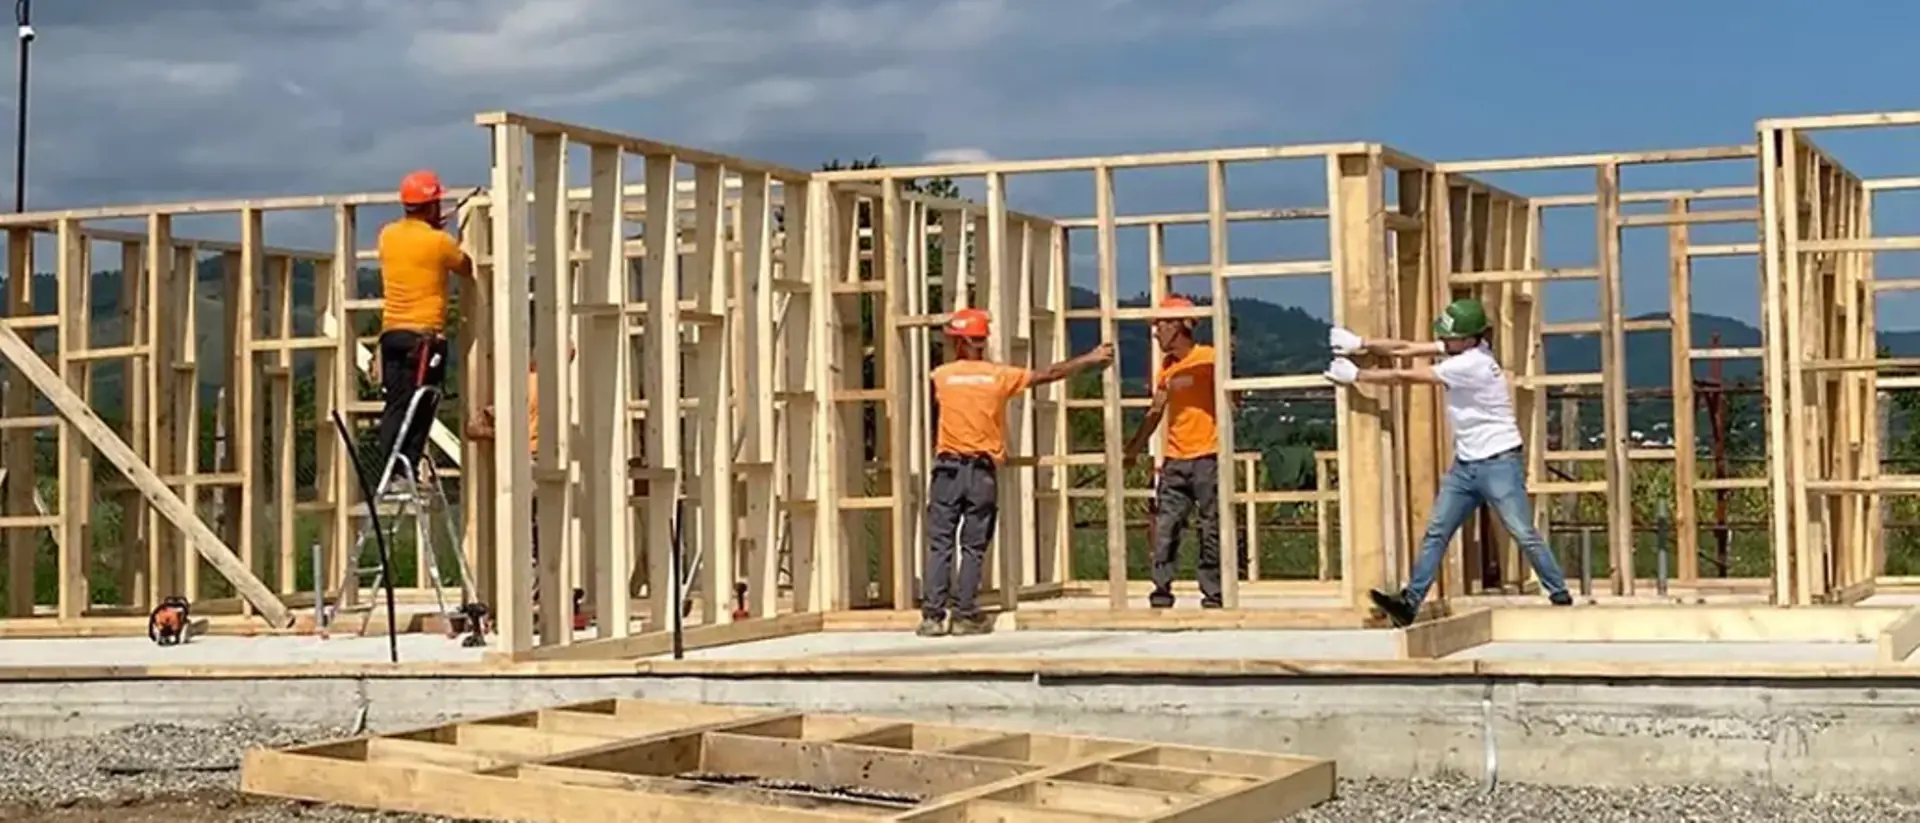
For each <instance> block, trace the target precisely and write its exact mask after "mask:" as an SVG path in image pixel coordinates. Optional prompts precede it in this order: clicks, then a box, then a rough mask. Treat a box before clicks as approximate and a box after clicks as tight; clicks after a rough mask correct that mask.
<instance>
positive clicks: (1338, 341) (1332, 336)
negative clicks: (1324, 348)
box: [1327, 326, 1366, 355]
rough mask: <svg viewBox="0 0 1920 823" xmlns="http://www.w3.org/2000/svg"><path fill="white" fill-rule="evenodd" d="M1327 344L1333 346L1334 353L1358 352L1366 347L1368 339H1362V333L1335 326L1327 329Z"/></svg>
mask: <svg viewBox="0 0 1920 823" xmlns="http://www.w3.org/2000/svg"><path fill="white" fill-rule="evenodd" d="M1327 345H1328V346H1331V347H1332V348H1333V353H1334V354H1340V355H1347V354H1358V353H1359V352H1360V350H1361V349H1363V348H1365V347H1366V341H1364V340H1361V339H1360V335H1357V334H1354V333H1353V332H1350V331H1347V330H1346V329H1343V328H1340V327H1339V326H1334V327H1333V328H1330V329H1327Z"/></svg>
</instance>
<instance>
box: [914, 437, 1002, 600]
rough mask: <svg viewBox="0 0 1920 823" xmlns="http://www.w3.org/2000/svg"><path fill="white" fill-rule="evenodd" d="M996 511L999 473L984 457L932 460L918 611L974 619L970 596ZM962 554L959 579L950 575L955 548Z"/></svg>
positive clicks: (977, 586) (977, 584)
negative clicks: (923, 570) (922, 582)
mask: <svg viewBox="0 0 1920 823" xmlns="http://www.w3.org/2000/svg"><path fill="white" fill-rule="evenodd" d="M999 514H1000V482H999V471H998V470H997V468H996V467H995V466H994V464H993V461H992V459H990V458H987V457H984V456H979V457H976V456H971V455H954V454H940V455H936V456H935V457H934V459H933V477H932V479H931V480H930V481H929V483H928V484H927V571H926V585H925V587H924V588H923V589H922V591H921V598H920V613H921V614H922V615H923V616H925V617H926V618H927V619H929V620H940V619H943V618H945V617H947V615H948V614H949V613H951V614H952V615H953V617H955V618H959V619H972V618H975V617H978V616H979V614H980V609H979V607H978V606H977V605H975V603H974V598H975V596H977V595H978V594H979V593H980V575H981V569H982V568H983V567H984V566H985V565H986V559H987V544H988V543H991V542H993V528H994V522H995V520H996V519H997V518H998V517H999ZM956 546H957V547H958V549H959V554H960V563H959V565H960V571H959V580H957V581H956V580H955V579H954V568H953V567H954V549H955V548H956Z"/></svg>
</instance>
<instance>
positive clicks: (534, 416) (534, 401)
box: [467, 344, 577, 600]
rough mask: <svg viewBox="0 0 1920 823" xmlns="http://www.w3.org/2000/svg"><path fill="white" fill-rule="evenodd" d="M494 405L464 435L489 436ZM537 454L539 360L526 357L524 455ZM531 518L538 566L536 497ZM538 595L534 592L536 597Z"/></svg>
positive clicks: (570, 359)
mask: <svg viewBox="0 0 1920 823" xmlns="http://www.w3.org/2000/svg"><path fill="white" fill-rule="evenodd" d="M575 354H577V350H576V349H575V347H574V346H573V345H572V344H568V346H567V362H568V363H572V362H573V358H574V355H575ZM493 409H494V407H493V406H492V405H491V404H489V405H488V406H486V407H485V408H483V409H481V410H480V411H479V413H477V414H475V415H474V417H473V419H472V420H470V421H468V422H467V438H468V439H470V440H492V439H493V438H494V435H495V433H496V432H495V430H494V416H493ZM539 454H540V369H539V363H537V362H536V361H535V360H534V359H533V358H531V357H529V358H527V456H528V457H529V458H535V457H537V456H538V455H539ZM532 506H533V509H532V518H533V564H534V568H536V569H537V568H539V567H540V501H539V500H538V499H535V500H534V501H533V502H532ZM539 596H540V593H539V592H538V591H535V592H534V598H535V599H536V600H537V599H538V598H539Z"/></svg>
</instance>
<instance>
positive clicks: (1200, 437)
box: [1125, 295, 1247, 609]
mask: <svg viewBox="0 0 1920 823" xmlns="http://www.w3.org/2000/svg"><path fill="white" fill-rule="evenodd" d="M1160 307H1161V308H1163V309H1190V308H1193V301H1192V300H1189V299H1187V298H1185V297H1180V296H1178V295H1175V296H1170V297H1167V298H1165V299H1163V300H1161V301H1160ZM1194 323H1195V320H1194V319H1193V318H1190V317H1182V318H1172V319H1163V320H1155V321H1153V336H1154V340H1155V341H1156V342H1158V343H1159V344H1160V351H1161V352H1163V353H1164V355H1163V358H1162V360H1161V363H1160V379H1159V382H1158V383H1157V384H1155V386H1154V389H1153V405H1152V406H1150V407H1148V409H1147V416H1146V419H1144V420H1141V421H1140V427H1139V428H1138V429H1135V430H1134V432H1133V437H1131V438H1129V439H1128V440H1127V444H1126V448H1125V459H1126V461H1127V463H1128V464H1129V465H1131V464H1132V463H1133V462H1134V461H1135V460H1138V459H1139V457H1140V452H1141V450H1143V449H1145V448H1146V445H1147V441H1148V440H1149V439H1150V438H1152V437H1153V433H1154V432H1155V431H1156V430H1158V429H1159V428H1160V421H1161V420H1166V421H1167V439H1166V454H1165V455H1164V457H1165V460H1164V462H1162V463H1161V465H1160V468H1159V470H1158V472H1157V473H1156V477H1155V481H1154V510H1155V515H1154V522H1153V593H1152V594H1150V595H1148V596H1147V603H1148V605H1151V606H1152V607H1153V608H1156V609H1165V608H1171V607H1172V606H1173V575H1174V570H1175V567H1176V560H1177V558H1178V556H1179V554H1178V553H1179V549H1180V536H1181V533H1182V532H1184V531H1185V530H1186V527H1187V518H1188V517H1189V516H1191V515H1194V514H1196V513H1197V514H1198V515H1199V519H1200V523H1199V529H1198V531H1199V532H1200V534H1199V538H1200V558H1199V562H1198V563H1197V567H1198V568H1197V569H1196V572H1197V573H1196V574H1195V577H1197V578H1198V579H1199V583H1200V606H1201V607H1202V608H1208V609H1217V608H1220V607H1221V605H1222V604H1221V600H1220V494H1219V491H1220V422H1219V420H1218V419H1217V415H1216V413H1215V408H1214V391H1215V387H1216V385H1217V382H1216V381H1215V379H1214V374H1215V360H1214V349H1213V347H1212V346H1205V345H1201V344H1200V343H1198V342H1196V341H1195V340H1194V337H1193V327H1194ZM1242 545H1244V543H1243V544H1242ZM1240 555H1241V558H1240V566H1241V574H1242V576H1243V577H1244V576H1245V574H1244V568H1245V566H1246V562H1247V558H1246V552H1244V551H1242V552H1240Z"/></svg>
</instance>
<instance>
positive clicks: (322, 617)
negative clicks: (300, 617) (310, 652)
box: [307, 540, 327, 632]
mask: <svg viewBox="0 0 1920 823" xmlns="http://www.w3.org/2000/svg"><path fill="white" fill-rule="evenodd" d="M307 552H308V554H310V555H311V556H312V557H313V630H314V631H316V632H324V631H326V629H327V594H326V585H325V583H323V582H322V581H324V580H326V579H327V578H326V576H325V575H324V574H323V573H322V571H321V569H320V541H318V540H315V541H313V546H312V547H311V548H309V549H308V550H307Z"/></svg>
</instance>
